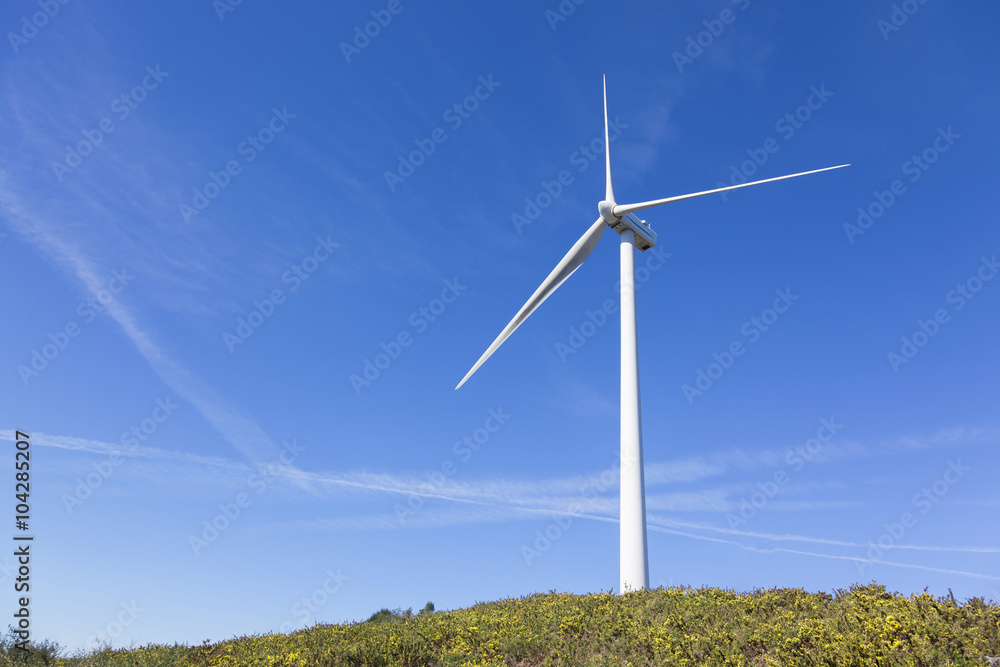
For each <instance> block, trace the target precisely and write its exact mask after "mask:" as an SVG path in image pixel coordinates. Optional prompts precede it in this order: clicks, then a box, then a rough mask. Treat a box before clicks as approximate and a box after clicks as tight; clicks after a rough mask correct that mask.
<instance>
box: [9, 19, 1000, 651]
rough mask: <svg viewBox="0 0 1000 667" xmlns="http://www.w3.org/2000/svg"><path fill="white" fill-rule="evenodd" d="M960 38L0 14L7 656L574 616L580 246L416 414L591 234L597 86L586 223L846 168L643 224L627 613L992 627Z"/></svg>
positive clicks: (984, 301) (602, 441) (583, 388)
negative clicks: (533, 603)
mask: <svg viewBox="0 0 1000 667" xmlns="http://www.w3.org/2000/svg"><path fill="white" fill-rule="evenodd" d="M570 10H572V11H570ZM46 12H48V14H46ZM372 12H374V14H372ZM560 12H561V13H560ZM998 14H1000V10H998V8H997V7H996V5H995V4H993V3H988V2H972V3H963V4H961V5H960V6H957V5H954V4H951V5H949V4H947V3H940V2H933V1H930V2H923V3H920V2H917V1H916V0H909V1H908V2H904V3H897V4H895V5H894V4H893V3H891V2H885V3H870V2H864V3H862V2H854V1H850V2H844V3H825V4H823V3H821V4H815V3H796V2H791V1H784V0H780V1H778V2H771V3H763V2H759V1H758V0H737V1H736V2H731V1H730V0H716V1H712V2H708V1H706V2H689V3H637V2H636V3H624V5H622V4H621V3H618V4H616V5H614V6H612V5H611V4H609V3H603V2H599V0H589V1H587V2H582V3H581V4H575V3H568V2H564V3H562V8H561V9H560V5H559V3H557V2H555V1H552V2H542V3H527V2H516V1H515V2H505V3H492V4H490V3H486V4H482V3H472V4H469V3H457V2H449V3H443V4H442V3H438V4H425V3H420V2H411V0H399V2H398V3H390V2H373V3H346V4H339V5H336V6H328V5H327V4H325V3H315V2H314V3H303V4H301V5H299V6H295V7H289V6H287V5H281V4H276V3H249V2H243V3H241V4H238V5H229V4H228V3H227V0H219V1H217V2H214V3H213V2H212V1H211V0H197V1H194V0H185V1H182V2H174V3H152V4H145V5H144V6H143V7H141V8H130V9H129V10H127V11H123V10H122V9H121V7H120V6H119V5H117V4H114V3H109V2H92V3H82V2H67V3H66V4H60V3H58V2H56V1H54V0H49V2H48V3H46V2H45V0H43V1H42V2H41V3H39V2H37V0H35V1H31V2H29V1H27V0H16V1H14V2H8V3H5V4H4V6H3V9H2V10H0V26H2V28H3V33H4V34H5V35H6V37H5V40H4V41H5V44H4V45H3V47H2V48H0V53H2V55H0V68H2V77H0V93H2V94H0V108H2V112H0V113H2V119H3V122H2V124H0V139H2V141H0V147H2V148H0V232H2V234H3V238H2V241H0V266H2V267H3V272H2V273H3V277H2V279H0V285H2V291H0V300H2V303H3V305H4V310H5V312H6V313H7V318H6V324H5V326H4V327H3V329H2V333H0V336H2V341H3V342H2V345H0V353H2V355H3V358H2V361H0V368H2V369H3V370H4V372H3V373H2V374H0V396H2V401H0V406H2V408H0V438H2V439H4V441H5V442H9V443H10V444H9V447H8V448H7V450H6V451H7V452H8V455H7V456H5V457H3V462H2V465H3V467H4V470H6V471H7V475H8V477H7V479H8V482H7V483H6V485H5V487H4V488H7V489H8V490H9V492H10V493H9V496H8V497H9V498H10V500H9V505H8V511H9V513H10V515H13V514H14V511H15V510H14V505H15V501H14V499H13V491H14V480H13V475H14V470H13V467H14V460H13V452H14V445H13V440H14V432H15V431H16V430H20V431H24V432H27V433H29V434H30V435H31V443H32V450H31V451H32V459H31V482H32V490H31V515H32V518H31V527H30V532H31V534H33V535H34V536H35V542H34V543H33V547H32V548H33V560H32V573H31V576H32V582H31V586H32V589H31V594H32V597H31V609H32V619H33V630H34V632H35V635H36V636H38V637H49V638H53V639H56V640H58V641H60V642H61V643H63V644H64V645H66V646H68V647H71V648H85V647H90V646H92V645H93V643H94V642H95V641H97V640H100V639H107V640H110V641H112V642H113V643H114V644H115V645H119V646H120V645H127V644H129V643H131V642H133V641H135V642H139V643H146V642H164V643H172V642H175V641H179V642H189V643H199V642H201V641H202V640H203V639H205V638H211V639H213V640H219V639H225V638H228V637H232V636H234V635H244V634H251V633H260V632H268V631H278V630H281V629H286V630H287V629H290V628H297V627H303V626H305V625H311V624H313V623H316V622H339V621H351V620H359V619H363V618H366V617H367V616H368V615H370V614H371V613H372V612H374V611H376V610H378V609H379V608H381V607H390V608H394V607H402V608H406V607H414V608H419V607H422V606H423V605H424V603H425V602H427V601H428V600H432V601H433V602H434V603H435V604H436V605H437V607H438V608H439V609H448V608H458V607H464V606H468V605H470V604H473V603H475V602H477V601H484V600H493V599H499V598H505V597H516V596H521V595H524V594H528V593H531V592H533V591H547V590H552V589H555V590H560V591H572V592H577V593H586V592H591V591H600V590H609V589H611V588H613V587H616V586H617V581H618V526H617V524H616V522H617V512H618V488H617V474H616V458H617V451H618V343H619V340H618V339H619V333H618V320H617V315H616V314H614V311H615V310H616V309H617V299H618V295H617V293H616V291H615V283H616V282H617V281H618V266H617V263H618V257H617V252H616V249H615V247H614V246H615V240H614V239H613V238H612V237H608V238H604V239H603V240H602V243H601V244H600V245H599V246H598V248H597V249H596V251H595V252H594V254H593V255H592V256H591V258H590V259H589V260H588V261H587V263H586V264H585V265H584V266H583V267H582V268H581V269H580V270H579V271H578V272H577V273H576V274H575V275H574V276H573V277H572V278H571V279H570V280H569V281H568V282H567V283H566V284H565V285H563V286H562V287H561V288H560V290H559V291H558V293H557V294H555V295H554V296H553V297H552V298H551V299H549V300H548V301H547V302H546V303H545V304H544V305H543V306H542V307H541V308H540V309H539V310H538V311H537V312H536V313H535V314H534V315H533V316H532V318H531V319H530V320H529V321H528V323H527V324H525V325H524V326H522V327H521V328H520V329H519V330H518V331H517V332H516V333H515V334H514V335H513V336H512V337H511V338H510V340H508V341H507V343H506V344H505V345H504V346H503V347H502V348H501V349H500V351H499V352H497V353H496V354H495V355H494V356H493V357H492V358H491V359H490V360H489V361H488V362H487V363H486V364H485V365H484V366H483V367H482V368H481V369H480V370H479V371H478V372H477V374H476V375H475V376H474V377H473V378H472V379H471V380H470V381H469V383H468V384H467V385H466V386H464V387H463V388H462V390H461V391H459V392H455V391H454V390H453V387H454V386H455V384H456V383H457V382H458V381H459V380H460V379H461V378H462V376H463V375H464V374H465V372H466V371H467V370H468V368H469V367H470V366H471V365H472V364H473V363H474V362H475V360H476V359H477V358H478V357H479V355H480V354H481V353H482V351H483V350H484V349H485V348H486V347H487V346H488V345H489V343H490V342H491V341H492V340H493V338H494V337H495V336H496V335H497V334H498V333H499V332H500V330H501V329H502V328H503V326H504V325H505V324H506V323H507V321H508V320H509V319H510V318H511V316H513V314H514V313H515V312H516V311H517V309H518V308H519V307H520V306H521V304H522V303H523V302H524V301H525V300H526V299H527V298H528V296H529V295H530V294H531V293H532V291H533V290H534V289H535V287H536V286H537V285H538V284H539V283H540V282H541V280H542V279H543V278H544V277H545V276H546V275H547V274H548V272H549V271H550V270H551V269H552V267H553V266H555V264H556V263H557V262H558V260H559V259H560V258H561V257H562V256H563V254H564V253H565V252H566V250H567V249H568V248H569V247H570V246H571V245H572V244H573V242H574V241H575V240H576V239H577V238H578V237H579V236H580V234H582V233H583V231H584V230H586V229H587V227H588V226H589V225H590V224H591V223H592V222H593V220H594V219H595V218H596V203H597V201H598V200H599V199H601V197H602V195H603V169H602V168H601V161H602V159H603V158H602V153H601V151H602V150H603V145H602V143H601V141H600V140H599V137H600V136H601V134H602V132H603V127H602V110H601V77H602V75H604V74H607V77H608V103H609V107H610V109H609V111H610V116H611V119H612V121H613V123H614V127H615V129H614V130H613V132H612V134H613V136H614V138H613V140H612V142H611V148H612V161H613V167H614V173H615V188H616V194H617V196H618V199H619V201H621V202H629V201H643V200H648V199H655V198H660V197H667V196H671V195H675V194H683V193H686V192H691V191H699V190H704V189H708V188H712V187H716V186H717V185H718V184H728V183H730V182H739V180H740V179H745V178H748V177H749V178H750V179H751V180H753V179H757V178H768V177H772V176H779V175H782V174H787V173H793V172H798V171H805V170H809V169H816V168H820V167H826V166H831V165H836V164H842V163H847V162H849V163H852V164H853V166H852V167H850V168H848V169H842V170H837V171H833V172H829V173H824V174H817V175H813V176H806V177H803V178H799V179H793V180H790V181H784V182H780V183H772V184H767V185H762V186H759V187H754V188H750V189H745V190H740V191H737V192H734V193H731V194H729V195H728V196H726V197H722V196H719V195H714V196H710V197H704V198H700V199H695V200H691V201H685V202H680V203H677V204H673V205H670V206H666V207H662V208H657V209H652V210H650V211H647V212H646V214H645V217H646V219H647V220H648V221H649V222H650V223H651V225H652V226H653V229H655V230H656V231H657V233H658V235H659V237H658V239H659V240H658V244H657V246H656V248H654V249H653V250H650V251H648V252H646V253H642V254H638V255H637V257H636V266H637V268H638V270H639V280H640V281H641V285H642V288H641V290H640V291H639V293H638V308H639V345H640V356H641V360H640V364H641V367H640V370H641V379H642V399H643V403H642V409H643V430H644V443H645V460H646V485H647V486H646V489H647V508H648V514H649V530H650V532H649V561H650V578H651V582H652V584H653V585H691V586H696V587H697V586H703V585H707V586H720V587H726V588H733V589H737V590H751V589H753V588H755V587H769V586H794V587H803V588H806V589H808V590H825V591H833V590H834V589H837V588H846V587H847V586H849V585H850V584H852V583H855V582H867V581H870V580H876V581H878V582H879V583H883V584H885V585H886V586H888V587H889V588H891V589H893V590H898V591H901V592H903V593H910V592H914V591H921V590H923V589H924V588H925V587H929V590H930V591H931V592H933V593H934V594H942V595H943V594H947V589H948V588H949V587H950V588H951V589H952V590H953V591H954V592H955V594H956V596H959V597H962V598H966V597H972V596H977V595H978V596H984V597H986V598H993V599H1000V592H998V590H1000V567H998V565H1000V541H998V538H997V533H996V526H997V513H998V511H1000V496H998V494H997V491H996V474H995V472H994V471H995V469H996V466H997V464H998V463H1000V457H998V454H997V448H996V445H997V444H1000V422H998V421H997V418H996V414H997V412H996V398H997V384H996V380H995V378H996V377H997V372H998V370H1000V364H998V358H997V355H996V353H995V341H996V332H997V329H998V325H1000V316H998V305H1000V280H993V278H994V277H995V274H996V273H997V271H998V267H997V265H996V258H997V255H998V253H1000V231H998V228H997V225H996V220H997V205H996V198H995V197H994V196H992V195H991V194H990V193H991V192H992V191H993V188H994V187H995V183H994V181H995V177H996V155H997V154H1000V150H998V149H1000V142H998V135H997V132H996V122H995V121H996V117H997V112H998V110H1000V109H998V107H1000V93H998V91H1000V86H998V83H1000V82H998V77H997V71H996V66H995V63H996V61H997V47H996V41H995V35H994V34H993V33H994V31H993V28H994V27H995V26H996V25H997V20H998V18H1000V15H998ZM372 21H376V22H377V21H381V23H382V24H383V25H377V24H371V25H367V26H366V24H369V23H371V22H372ZM37 26H40V27H37ZM366 28H367V29H368V30H369V32H370V33H371V34H373V35H374V36H372V37H364V38H363V37H358V34H359V32H360V33H362V34H363V33H364V31H365V30H366ZM345 44H346V45H348V46H344V45H345ZM456 105H458V106H457V108H456ZM415 151H416V153H414V152H415ZM387 174H388V175H387ZM519 216H520V217H519ZM605 236H607V235H605ZM778 311H784V312H780V313H779V312H778ZM608 312H611V313H612V314H611V315H610V316H608V315H607V313H608ZM588 323H589V324H588ZM732 349H735V350H738V351H742V354H740V355H738V356H732V357H730V356H727V355H728V354H730V352H729V351H730V350H732ZM366 373H367V376H366ZM686 385H687V387H688V388H687V389H686V388H685V386H686ZM11 522H12V523H11V529H10V532H11V536H13V534H14V533H15V532H16V531H15V529H14V528H13V516H11ZM213 524H214V525H213ZM13 564H14V563H13V559H12V557H7V558H6V559H5V560H3V561H2V562H0V565H2V566H3V567H2V571H0V579H2V580H3V583H2V590H4V591H5V593H4V594H3V595H2V596H0V606H2V608H3V610H4V612H5V613H13V610H14V605H15V594H14V592H13V577H14V574H12V572H13V570H12V567H13ZM8 618H11V617H10V616H8Z"/></svg>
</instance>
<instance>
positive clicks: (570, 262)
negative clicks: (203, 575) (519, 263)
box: [455, 218, 607, 389]
mask: <svg viewBox="0 0 1000 667" xmlns="http://www.w3.org/2000/svg"><path fill="white" fill-rule="evenodd" d="M606 226H607V223H606V222H604V218H598V219H597V222H595V223H594V224H593V225H591V227H590V229H588V230H587V231H586V232H584V234H583V236H581V237H580V240H578V241H577V242H576V243H575V244H573V247H572V248H570V250H569V252H568V253H566V256H565V257H563V258H562V261H560V262H559V264H557V265H556V268H554V269H552V273H550V274H549V277H548V278H546V279H545V281H544V282H543V283H542V284H541V285H539V287H538V289H537V290H535V293H534V294H532V295H531V298H530V299H528V302H527V303H525V304H524V305H523V306H522V307H521V310H519V311H517V315H515V316H514V319H512V320H511V321H510V323H509V324H508V325H507V326H506V327H505V328H504V330H503V331H501V332H500V335H499V336H497V339H496V340H495V341H493V344H492V345H490V347H489V349H488V350H486V352H484V353H483V356H481V357H479V361H477V362H476V365H475V366H473V367H472V369H471V370H470V371H469V372H468V373H466V374H465V377H464V378H462V381H461V382H459V383H458V386H457V387H455V389H459V388H460V387H461V386H462V385H463V384H465V381H466V380H468V379H469V378H470V377H472V374H473V373H475V372H476V370H477V369H478V368H479V367H480V366H482V365H483V362H485V361H486V360H487V359H489V358H490V355H492V354H493V353H494V352H496V350H497V348H498V347H500V345H502V344H503V342H504V341H505V340H507V337H508V336H510V335H511V334H512V333H514V330H515V329H517V328H518V327H519V326H521V323H522V322H524V321H525V320H526V319H528V316H529V315H531V314H532V313H533V312H535V309H536V308H538V307H539V306H540V305H542V302H543V301H545V300H546V299H547V298H549V296H550V295H551V294H552V293H553V292H555V291H556V289H557V288H558V287H559V286H560V285H562V284H563V283H564V282H565V281H566V279H567V278H569V277H570V276H571V275H573V272H574V271H576V270H577V269H578V268H580V265H581V264H583V262H584V260H586V259H587V258H588V257H590V253H591V252H593V250H594V246H596V245H597V241H598V240H600V238H601V233H602V232H603V231H604V228H605V227H606Z"/></svg>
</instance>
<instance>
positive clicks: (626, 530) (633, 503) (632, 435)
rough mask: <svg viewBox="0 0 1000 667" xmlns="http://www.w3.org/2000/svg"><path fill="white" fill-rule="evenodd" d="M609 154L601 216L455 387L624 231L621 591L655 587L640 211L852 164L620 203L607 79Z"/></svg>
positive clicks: (646, 236)
mask: <svg viewBox="0 0 1000 667" xmlns="http://www.w3.org/2000/svg"><path fill="white" fill-rule="evenodd" d="M604 146H605V150H604V155H605V166H606V182H607V189H606V191H605V194H604V200H603V201H601V202H599V203H598V204H597V210H598V211H599V212H600V214H601V217H599V218H598V219H597V221H596V222H595V223H594V224H593V225H591V227H590V229H588V230H587V231H586V232H584V234H583V236H581V237H580V240H579V241H577V242H576V243H575V244H574V245H573V247H572V248H570V250H569V252H568V253H566V256H565V257H563V258H562V261H560V262H559V264H557V265H556V268H555V269H553V270H552V273H550V274H549V276H548V278H546V279H545V280H544V281H543V282H542V284H541V285H540V286H539V287H538V289H537V290H535V293H534V294H532V295H531V298H530V299H528V302H527V303H525V304H524V306H522V307H521V310H519V311H518V313H517V315H515V316H514V319H512V320H511V321H510V323H509V324H508V325H507V326H506V327H505V328H504V330H503V331H501V332H500V335H499V336H497V338H496V340H494V341H493V344H492V345H490V347H489V349H487V350H486V352H484V353H483V356H481V357H479V361H477V362H476V364H475V365H474V366H473V367H472V369H471V370H469V372H468V373H467V374H466V375H465V377H464V378H462V381H461V382H459V383H458V386H457V387H455V389H458V388H459V387H461V386H462V385H463V384H465V382H466V380H468V379H469V378H470V377H471V376H472V374H473V373H475V372H476V370H477V369H478V368H479V367H480V366H482V365H483V362H485V361H486V360H487V359H489V357H490V355H492V354H493V353H494V352H496V350H497V348H498V347H500V345H501V344H502V343H503V342H504V341H505V340H507V337H508V336H510V335H511V334H512V333H513V332H514V330H515V329H517V328H518V327H519V326H521V324H522V323H523V322H524V321H525V320H526V319H528V316H529V315H531V313H533V312H535V309H536V308H538V306H540V305H541V304H542V302H543V301H545V300H546V299H547V298H549V296H550V295H551V294H552V293H553V292H555V291H556V289H557V288H558V287H559V286H560V285H562V284H563V282H565V280H566V279H567V278H569V277H570V276H571V275H573V272H574V271H576V270H577V269H578V268H580V265H581V264H583V262H584V261H585V260H586V259H587V257H589V256H590V253H591V252H592V251H593V250H594V246H596V245H597V241H598V240H599V239H600V238H601V233H602V232H603V231H604V228H605V227H611V229H613V230H614V231H616V232H618V233H619V234H620V235H621V247H620V250H621V297H622V300H621V318H622V319H621V325H622V338H621V501H620V502H621V508H620V513H619V514H620V518H619V521H620V525H619V529H620V531H621V551H620V558H621V561H620V566H621V580H620V583H621V586H620V589H619V590H620V592H623V593H624V592H625V591H630V590H631V591H634V590H640V589H644V588H648V587H649V558H648V555H647V550H646V493H645V488H644V482H643V471H642V423H641V414H640V410H639V367H638V347H637V338H636V321H635V263H634V252H633V250H632V247H633V246H636V247H638V248H639V250H642V251H646V250H649V249H650V248H652V247H653V246H654V245H655V244H656V232H654V231H653V230H652V229H650V228H649V225H648V224H646V221H645V220H640V219H639V218H637V217H636V216H635V215H634V213H635V212H636V211H641V210H642V209H644V208H651V207H653V206H659V205H661V204H669V203H671V202H675V201H681V200H683V199H691V198H693V197H701V196H703V195H711V194H715V193H717V192H725V191H727V190H736V189H738V188H746V187H749V186H751V185H759V184H761V183H770V182H771V181H780V180H782V179H785V178H795V177H796V176H805V175H806V174H815V173H818V172H821V171H829V170H830V169H840V168H841V167H848V166H850V165H846V164H842V165H838V166H836V167H826V168H825V169H814V170H813V171H804V172H801V173H798V174H789V175H788V176H778V177H777V178H768V179H765V180H762V181H754V182H752V183H742V184H740V185H732V186H729V187H724V188H716V189H714V190H705V191H704V192H694V193H692V194H687V195H679V196H676V197H667V198H666V199H656V200H653V201H646V202H640V203H638V204H625V205H621V204H616V203H615V193H614V189H613V188H612V187H611V145H610V141H609V138H608V89H607V79H606V78H605V83H604Z"/></svg>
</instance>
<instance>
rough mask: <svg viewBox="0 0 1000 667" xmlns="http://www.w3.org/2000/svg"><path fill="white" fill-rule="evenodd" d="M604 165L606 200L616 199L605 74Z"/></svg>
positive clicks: (605, 76)
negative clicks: (612, 183)
mask: <svg viewBox="0 0 1000 667" xmlns="http://www.w3.org/2000/svg"><path fill="white" fill-rule="evenodd" d="M604 165H605V168H606V172H607V179H606V182H607V185H606V187H605V189H604V200H605V201H610V202H613V201H614V200H615V189H614V188H613V187H611V140H610V139H609V138H608V76H607V75H606V74H605V75H604Z"/></svg>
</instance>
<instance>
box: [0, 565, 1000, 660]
mask: <svg viewBox="0 0 1000 667" xmlns="http://www.w3.org/2000/svg"><path fill="white" fill-rule="evenodd" d="M49 648H50V649H51V648H52V647H51V645H49ZM986 656H1000V606H998V605H997V604H996V603H995V602H992V603H990V604H987V603H986V602H984V601H983V600H982V599H979V598H973V599H971V600H969V601H967V602H966V603H964V604H963V603H959V602H957V601H956V600H955V599H954V597H951V596H949V597H946V598H935V597H934V596H931V595H928V594H927V593H926V592H924V593H922V594H915V595H911V596H910V597H905V596H902V595H899V594H894V593H889V592H887V591H886V589H885V587H884V586H879V585H876V584H870V585H866V586H859V585H855V586H852V587H851V588H850V589H849V590H837V591H836V592H835V594H834V595H829V594H826V593H806V592H805V591H802V590H799V589H766V590H755V591H753V592H752V593H735V592H733V591H728V590H721V589H718V588H703V589H697V590H695V589H689V588H669V589H664V588H660V589H656V590H650V591H641V592H637V593H629V594H626V595H621V596H618V595H614V594H611V593H600V594H594V595H570V594H563V593H547V594H535V595H531V596H528V597H525V598H521V599H511V600H503V601H500V602H491V603H484V604H477V605H475V606H474V607H470V608H469V609H462V610H458V611H450V612H437V613H435V612H434V611H433V605H431V604H430V603H428V606H427V607H425V608H424V610H423V611H421V612H420V613H418V614H413V613H412V612H411V611H409V610H407V611H405V612H402V611H399V610H396V611H390V610H388V609H383V610H381V611H378V612H376V613H375V614H373V615H372V617H371V618H370V619H368V620H367V621H363V622H360V623H352V624H347V625H317V626H315V627H313V628H309V629H306V630H301V631H298V632H295V633H292V634H291V635H264V636H252V637H241V638H238V639H232V640H229V641H223V642H218V643H215V644H210V643H207V642H206V643H205V644H204V645H202V646H195V647H189V646H147V647H143V648H133V649H113V648H110V647H109V648H105V649H103V650H99V651H95V652H93V653H90V654H86V655H77V656H74V657H67V658H54V657H53V656H52V652H51V650H50V651H49V652H48V653H47V654H45V653H44V652H42V651H38V652H36V653H33V654H32V656H31V660H30V664H37V665H41V664H51V665H57V666H59V667H96V666H107V667H124V666H129V667H131V666H139V665H142V666H146V665H162V666H167V665H171V666H172V665H178V666H179V665H191V666H198V667H237V666H239V667H243V666H253V667H275V666H280V667H285V666H288V667H293V666H294V667H305V666H307V665H414V666H415V665H511V666H527V665H573V666H578V665H733V666H736V665H746V666H748V667H750V666H757V665H761V666H767V665H774V666H778V665H782V666H793V665H796V666H797V665H803V666H805V665H810V666H812V665H829V666H830V667H834V666H835V667H870V666H872V665H884V666H894V665H908V666H909V665H912V666H923V665H926V666H928V667H930V666H935V667H936V666H938V665H985V664H1000V661H998V663H994V662H993V661H992V660H988V659H987V657H986ZM23 658H24V656H23V654H22V655H19V652H18V651H16V650H13V649H12V647H11V645H10V643H9V642H8V643H5V644H4V646H3V651H2V655H0V660H2V661H3V662H2V664H28V663H21V662H19V661H20V660H23Z"/></svg>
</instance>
